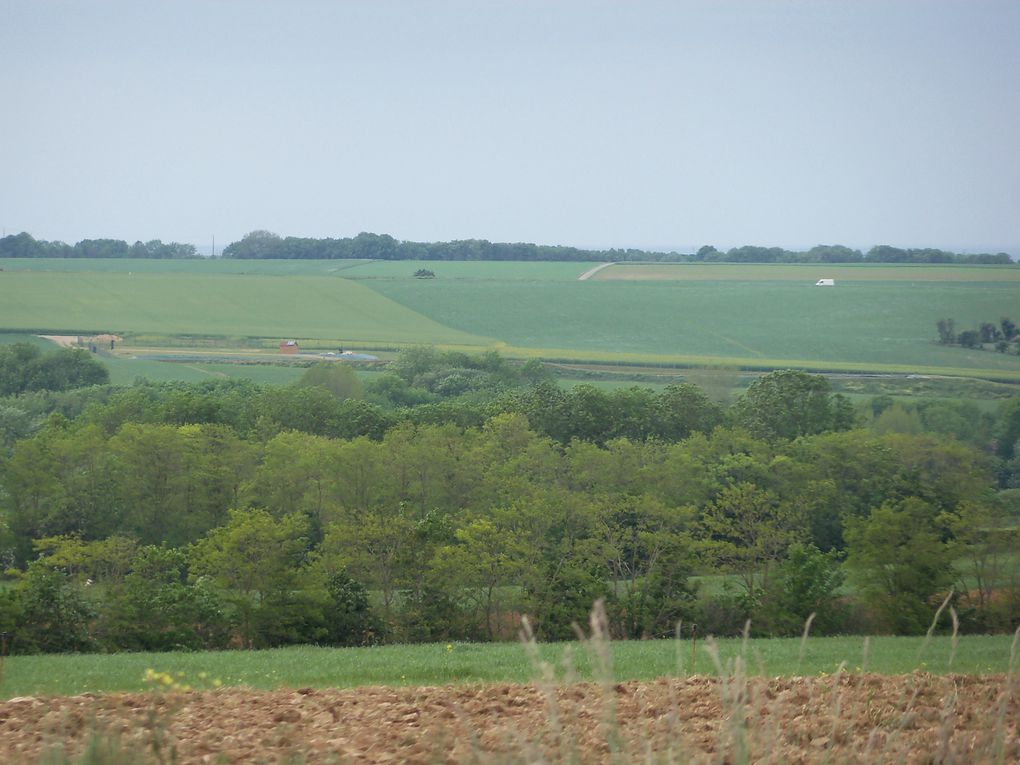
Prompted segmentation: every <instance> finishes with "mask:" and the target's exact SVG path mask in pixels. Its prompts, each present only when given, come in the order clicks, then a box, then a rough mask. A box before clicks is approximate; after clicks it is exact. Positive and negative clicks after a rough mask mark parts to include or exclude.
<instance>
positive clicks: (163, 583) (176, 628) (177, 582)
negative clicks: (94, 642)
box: [101, 545, 232, 651]
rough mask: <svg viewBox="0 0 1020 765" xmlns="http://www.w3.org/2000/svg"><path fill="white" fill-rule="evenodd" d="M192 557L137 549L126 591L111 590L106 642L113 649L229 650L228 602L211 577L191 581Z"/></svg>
mask: <svg viewBox="0 0 1020 765" xmlns="http://www.w3.org/2000/svg"><path fill="white" fill-rule="evenodd" d="M187 560H188V558H187V553H186V552H185V551H184V550H181V549H175V548H168V547H157V546H155V545H149V546H146V547H143V548H141V549H139V550H138V552H137V554H136V555H135V557H134V559H133V560H132V563H131V572H130V573H129V574H127V575H126V576H125V577H124V582H123V586H122V587H118V588H107V592H106V595H105V598H104V601H105V602H104V608H103V613H102V619H101V626H102V632H103V635H102V637H103V640H104V643H105V644H106V645H107V647H108V648H110V649H113V650H132V651H176V650H210V649H216V648H225V647H226V646H227V644H228V641H229V639H230V635H231V627H232V625H231V623H230V619H229V616H228V614H227V604H226V603H225V602H224V601H223V599H222V598H221V597H220V595H219V594H218V593H217V592H216V591H215V589H214V588H213V587H212V586H211V585H210V582H209V580H208V579H204V578H199V579H197V580H196V581H195V582H193V583H189V582H188V579H187V577H188V573H187V572H188V564H187Z"/></svg>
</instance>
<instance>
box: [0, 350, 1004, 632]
mask: <svg viewBox="0 0 1020 765" xmlns="http://www.w3.org/2000/svg"><path fill="white" fill-rule="evenodd" d="M19 352H22V351H21V350H20V349H17V348H16V349H15V350H13V351H8V353H14V354H17V353H19ZM60 353H65V354H66V353H76V352H60ZM91 361H92V360H91V359H89V358H88V357H87V355H85V358H84V360H83V361H81V363H82V364H84V363H86V362H91ZM33 379H34V380H35V381H34V382H31V383H25V384H23V385H20V386H15V387H14V390H16V391H18V392H16V393H15V394H13V395H7V396H6V397H4V398H2V399H0V436H2V443H0V450H2V463H0V487H2V488H0V501H2V513H3V515H2V519H3V523H2V526H0V549H2V550H4V552H3V555H4V556H5V564H4V565H5V567H6V568H7V574H6V583H5V584H4V585H3V586H2V587H0V589H2V590H3V592H2V594H0V631H5V632H8V633H11V634H12V635H13V636H14V640H13V643H12V647H13V650H15V651H21V652H30V651H89V650H164V649H197V648H221V647H238V646H273V645H282V644H288V643H322V644H334V645H343V644H365V643H373V642H380V641H430V640H446V639H462V640H497V639H507V638H512V637H514V636H515V634H516V629H517V622H518V619H519V616H520V614H521V613H527V614H529V615H530V616H531V617H532V619H533V621H534V623H535V624H536V625H537V629H538V632H539V634H540V635H541V636H542V637H544V638H546V639H562V638H569V637H571V636H572V634H573V633H572V630H571V626H570V625H571V622H572V621H575V620H577V621H583V619H584V618H585V615H586V614H587V612H588V610H589V609H590V607H591V604H592V602H593V601H594V600H595V599H597V598H605V599H606V602H607V607H608V609H609V612H610V615H611V620H612V628H613V630H614V632H615V634H616V635H618V636H620V637H649V636H668V635H671V634H673V631H674V630H675V626H676V623H677V622H678V621H679V620H683V621H684V622H685V623H686V624H688V625H690V624H693V623H696V624H697V625H698V630H699V632H700V633H702V634H704V633H715V634H735V633H737V632H739V631H740V630H741V629H742V628H743V626H744V623H745V621H746V620H747V619H751V623H752V630H753V632H754V633H755V634H770V635H791V634H799V632H800V630H801V629H802V626H803V623H804V620H805V619H806V618H807V617H808V616H809V615H810V614H812V613H814V614H815V618H814V622H813V627H812V629H813V631H815V632H820V633H844V632H892V633H902V634H909V633H918V632H923V631H924V630H925V629H926V628H927V626H928V624H929V622H930V620H931V616H932V613H933V611H934V609H935V608H936V607H937V605H938V603H939V602H941V600H942V599H943V598H944V597H945V596H946V594H947V593H948V592H950V591H951V590H955V592H956V594H955V595H954V599H953V604H954V607H955V608H956V610H957V613H958V614H959V618H960V620H961V627H962V629H964V630H971V631H990V630H991V631H994V630H1011V629H1013V628H1015V627H1016V626H1017V624H1016V622H1017V619H1018V616H1020V571H1018V569H1020V561H1018V560H1017V557H1016V551H1017V549H1018V547H1020V544H1018V543H1020V540H1018V536H1017V530H1016V529H1017V524H1018V521H1020V452H1018V451H1017V450H1018V447H1020V444H1018V441H1020V398H1014V399H1010V400H1007V401H1005V402H1004V403H1003V404H1002V405H1001V406H1000V407H999V409H998V411H997V412H995V413H988V414H983V413H982V412H981V411H980V410H979V409H978V408H977V407H976V406H974V405H973V404H967V403H953V402H944V401H931V402H926V403H923V404H920V403H919V404H916V405H910V406H908V405H904V404H902V403H899V402H896V401H893V400H892V399H889V398H876V399H873V400H872V401H871V402H870V404H869V405H868V406H866V407H863V408H854V407H852V406H851V405H850V403H849V402H848V401H847V400H846V399H845V398H844V397H842V396H839V395H834V394H832V393H831V390H830V388H829V384H828V382H827V381H826V380H825V379H824V378H822V377H817V376H812V375H808V374H805V373H802V372H795V371H781V372H775V373H771V374H767V375H763V376H762V377H760V378H758V379H757V380H756V381H755V382H754V383H753V384H752V385H751V386H750V387H749V388H748V389H747V391H746V393H745V394H744V395H742V396H741V397H740V398H739V399H737V400H736V401H735V402H733V403H732V404H730V405H723V404H720V403H718V402H716V401H713V400H711V399H710V398H709V397H708V396H707V395H706V394H705V393H704V392H703V391H702V390H701V389H699V388H698V387H696V386H694V385H690V384H681V385H675V386H669V387H667V388H665V389H664V390H663V391H661V392H654V391H651V390H649V389H641V388H631V389H625V390H619V391H615V392H609V393H607V392H603V391H600V390H599V389H597V388H595V387H593V386H590V385H578V386H576V387H574V388H572V389H569V390H565V389H561V388H560V387H558V386H557V385H556V384H555V382H554V381H552V380H550V379H549V377H548V372H547V370H545V369H544V368H543V367H542V366H541V365H539V364H536V363H531V364H526V365H522V366H518V365H513V364H511V363H509V362H507V361H506V360H505V359H502V358H501V357H499V356H498V355H496V354H494V353H492V354H487V355H485V356H481V357H472V356H465V355H463V354H457V353H440V352H437V351H434V350H432V349H416V350H413V351H409V352H406V353H405V354H404V355H403V356H402V357H401V358H400V359H399V360H398V361H396V362H394V363H393V364H392V365H391V366H390V369H389V372H388V373H386V374H384V375H382V376H380V377H379V378H378V379H377V380H376V381H374V382H372V383H370V384H365V385H363V384H362V383H361V382H360V381H359V380H358V379H357V378H356V377H355V376H354V374H353V373H352V371H351V370H350V368H349V367H346V366H344V365H341V364H336V363H332V362H331V363H327V364H321V365H316V366H314V367H311V368H309V369H308V371H307V373H306V374H305V376H304V377H303V378H302V380H301V381H300V382H299V383H297V384H295V385H291V386H259V385H255V384H253V383H250V382H244V381H223V382H210V383H206V384H201V385H193V384H177V383H175V384H160V385H154V384H148V383H143V382H139V383H138V384H136V385H134V386H131V387H127V388H124V387H116V386H110V385H90V386H88V387H81V388H67V386H62V387H64V388H65V389H64V390H54V389H49V388H48V385H49V383H48V382H47V381H46V380H45V379H44V378H40V377H36V378H33Z"/></svg>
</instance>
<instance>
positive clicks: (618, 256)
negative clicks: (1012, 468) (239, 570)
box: [0, 231, 1013, 265]
mask: <svg viewBox="0 0 1020 765" xmlns="http://www.w3.org/2000/svg"><path fill="white" fill-rule="evenodd" d="M0 257H3V258H154V259H166V258H194V257H200V256H199V255H198V253H197V250H196V249H195V247H194V246H193V245H190V244H179V243H177V242H171V243H169V244H164V243H163V242H161V241H160V240H158V239H154V240H152V241H149V242H140V241H139V242H135V243H134V244H130V245H129V244H128V243H127V242H125V241H123V240H118V239H83V240H81V241H80V242H78V243H77V244H75V245H73V246H72V245H69V244H65V243H64V242H57V241H53V242H48V241H45V240H37V239H35V238H33V237H32V236H31V235H30V234H27V233H25V232H22V233H20V234H12V235H10V236H6V237H3V238H0ZM223 257H224V258H234V259H248V260H253V259H266V260H522V261H580V262H584V261H617V262H638V261H654V262H661V263H968V264H992V265H1011V264H1012V263H1013V260H1012V259H1011V258H1010V256H1009V255H1008V254H1007V253H1005V252H999V253H995V254H992V253H980V254H963V253H958V252H951V251H949V250H940V249H936V248H900V247H892V246H890V245H887V244H880V245H876V246H874V247H872V248H871V249H870V250H868V251H867V252H862V251H861V250H857V249H852V248H850V247H845V246H843V245H839V244H834V245H824V244H820V245H816V246H814V247H812V248H811V249H809V250H787V249H784V248H782V247H759V246H754V245H745V246H742V247H733V248H731V249H729V250H725V251H723V250H718V249H716V248H715V247H713V246H711V245H705V246H703V247H700V248H699V249H698V250H697V252H694V253H679V252H654V251H648V250H641V249H633V248H628V249H609V250H589V249H582V248H578V247H566V246H561V245H540V244H531V243H526V242H516V243H506V242H490V241H488V240H485V239H463V240H457V241H450V242H411V241H401V240H398V239H395V238H393V237H392V236H390V235H389V234H371V233H366V232H362V233H360V234H358V235H357V236H354V237H343V238H340V239H332V238H325V239H314V238H311V237H295V236H287V237H281V236H279V235H277V234H274V233H272V232H270V231H252V232H250V233H248V234H245V236H244V237H242V238H241V239H240V241H237V242H232V243H231V244H229V245H227V246H226V247H225V248H224V250H223Z"/></svg>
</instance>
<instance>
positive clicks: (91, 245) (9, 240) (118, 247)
mask: <svg viewBox="0 0 1020 765" xmlns="http://www.w3.org/2000/svg"><path fill="white" fill-rule="evenodd" d="M197 257H201V256H200V255H199V254H198V251H197V250H196V249H195V246H194V245H192V244H180V243H179V242H168V243H164V242H161V241H160V240H159V239H152V240H150V241H148V242H135V243H134V244H128V243H127V242H125V241H124V240H122V239H82V240H81V241H80V242H78V243H77V244H75V245H70V244H66V243H64V242H47V241H45V240H43V239H35V238H34V237H33V236H32V235H31V234H27V233H25V232H24V231H22V232H21V233H20V234H11V235H10V236H5V237H3V238H2V239H0V258H152V259H157V260H168V259H173V258H197Z"/></svg>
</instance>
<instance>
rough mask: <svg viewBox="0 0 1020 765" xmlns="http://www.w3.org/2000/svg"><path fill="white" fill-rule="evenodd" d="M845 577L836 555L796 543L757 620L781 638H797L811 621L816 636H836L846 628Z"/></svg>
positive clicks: (778, 568) (790, 549) (778, 572)
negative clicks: (842, 595)
mask: <svg viewBox="0 0 1020 765" xmlns="http://www.w3.org/2000/svg"><path fill="white" fill-rule="evenodd" d="M844 578H845V575H844V573H843V569H842V567H841V565H840V562H839V558H838V556H837V554H836V553H835V552H829V553H823V552H821V551H819V550H818V548H817V547H815V546H813V545H805V544H801V543H799V542H798V543H794V544H792V545H790V547H789V549H788V550H787V552H786V557H785V558H784V559H783V560H782V561H781V562H780V563H779V565H778V567H777V571H776V576H775V578H774V580H773V586H772V587H771V588H770V591H769V592H767V593H766V594H765V599H764V602H763V605H762V608H761V609H760V610H759V612H758V614H756V615H755V619H754V621H755V622H756V623H757V624H758V625H759V626H763V625H764V626H765V627H767V628H768V629H769V631H771V632H773V633H775V634H780V635H797V634H800V632H801V631H802V630H803V629H804V625H805V624H806V623H807V620H808V618H809V617H810V616H811V615H812V614H814V619H813V620H812V623H811V632H812V633H813V634H822V635H826V634H834V633H836V632H839V631H840V630H841V629H842V627H843V625H844V618H843V613H842V608H841V607H840V603H839V589H840V587H842V585H843V581H844Z"/></svg>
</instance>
